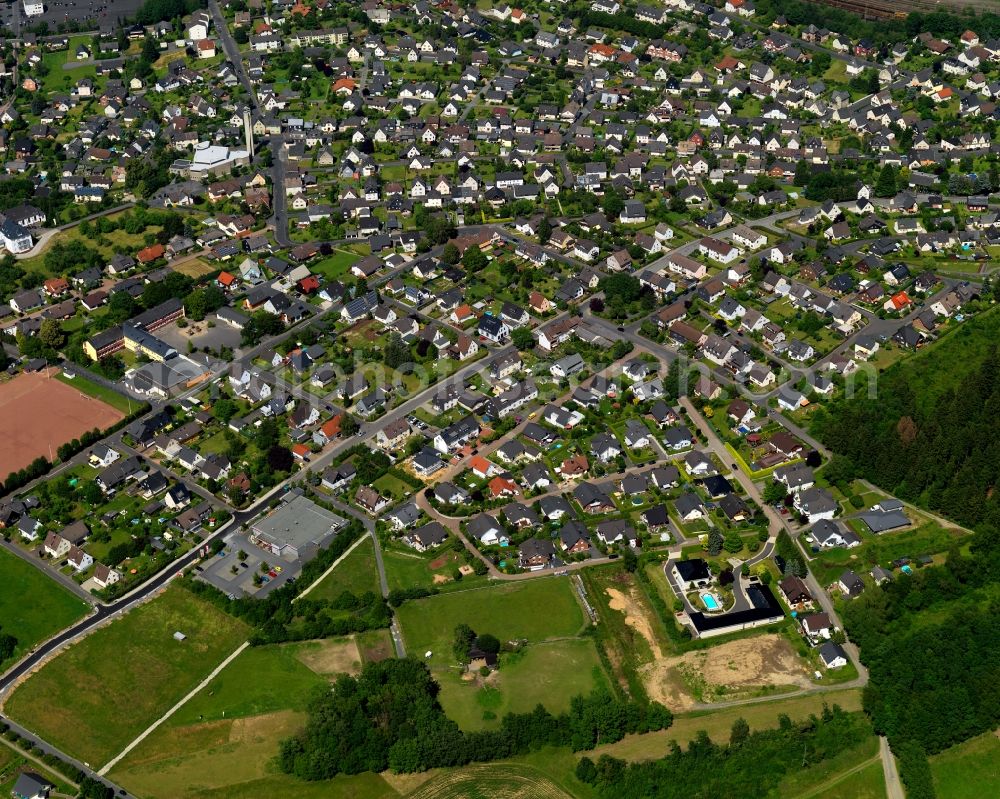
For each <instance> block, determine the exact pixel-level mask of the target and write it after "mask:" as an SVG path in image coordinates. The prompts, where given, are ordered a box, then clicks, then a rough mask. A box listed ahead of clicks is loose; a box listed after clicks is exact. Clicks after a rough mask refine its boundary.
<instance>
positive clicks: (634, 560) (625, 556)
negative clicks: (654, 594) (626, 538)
mask: <svg viewBox="0 0 1000 799" xmlns="http://www.w3.org/2000/svg"><path fill="white" fill-rule="evenodd" d="M622 565H623V566H624V567H625V571H627V572H629V573H633V572H635V570H636V569H637V568H639V558H638V557H637V556H636V554H635V552H634V551H633V549H632V547H629V546H626V547H625V551H624V552H623V553H622Z"/></svg>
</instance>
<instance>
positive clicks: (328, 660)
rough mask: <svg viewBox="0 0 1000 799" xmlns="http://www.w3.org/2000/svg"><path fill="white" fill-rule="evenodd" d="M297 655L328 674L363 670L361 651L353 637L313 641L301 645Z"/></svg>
mask: <svg viewBox="0 0 1000 799" xmlns="http://www.w3.org/2000/svg"><path fill="white" fill-rule="evenodd" d="M295 656H296V657H297V658H298V659H299V661H300V662H301V663H302V664H303V665H305V666H306V667H308V668H309V669H311V670H312V671H314V672H316V673H317V674H322V675H323V676H326V675H328V674H357V673H358V672H359V671H361V652H360V651H359V650H358V644H357V641H355V640H354V639H353V638H344V639H337V640H329V639H328V640H323V641H311V642H309V644H308V645H301V646H299V647H298V651H297V652H296V654H295Z"/></svg>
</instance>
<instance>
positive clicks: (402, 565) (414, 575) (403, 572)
mask: <svg viewBox="0 0 1000 799" xmlns="http://www.w3.org/2000/svg"><path fill="white" fill-rule="evenodd" d="M382 563H383V565H384V566H385V577H386V580H387V581H388V583H389V590H390V591H392V590H393V589H395V588H410V587H413V586H422V587H424V588H437V589H439V590H441V591H463V592H464V591H465V590H466V589H468V588H473V587H476V586H481V585H483V584H485V582H486V577H476V576H469V577H463V578H462V580H461V581H460V582H444V583H441V582H435V581H434V577H435V575H442V576H444V577H447V578H448V579H449V580H451V576H452V574H453V573H454V571H455V569H457V568H458V567H459V566H461V565H462V564H464V563H465V559H464V558H463V557H461V556H459V555H458V554H457V553H455V552H454V551H448V552H444V553H433V552H432V553H430V554H429V556H424V555H418V554H417V553H416V552H403V551H399V550H395V549H385V550H384V551H383V553H382ZM432 566H434V567H435V568H431V567H432Z"/></svg>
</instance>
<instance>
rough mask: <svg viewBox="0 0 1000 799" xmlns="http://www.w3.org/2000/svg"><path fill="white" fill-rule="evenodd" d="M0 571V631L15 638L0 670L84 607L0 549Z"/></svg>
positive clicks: (73, 618)
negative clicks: (14, 644) (8, 656)
mask: <svg viewBox="0 0 1000 799" xmlns="http://www.w3.org/2000/svg"><path fill="white" fill-rule="evenodd" d="M0 574H2V575H3V580H2V581H0V632H3V633H6V634H7V635H13V636H14V637H15V638H16V639H17V647H16V648H15V649H14V655H13V657H12V658H11V659H10V661H7V662H0V670H2V669H4V668H6V667H7V666H9V665H10V664H11V663H13V662H14V661H15V660H16V659H17V658H19V657H21V656H22V655H23V654H24V653H25V652H27V651H28V650H29V649H31V648H32V647H33V646H34V645H35V644H37V643H39V642H40V641H44V640H45V639H46V638H50V637H51V636H53V635H55V634H56V633H57V632H59V631H60V630H62V629H63V628H65V627H69V625H70V624H72V623H73V622H75V621H76V620H77V619H80V618H82V617H83V615H84V614H85V613H86V612H87V607H88V606H87V603H86V602H84V601H83V600H82V599H79V598H78V597H76V596H74V595H73V594H71V593H70V592H69V591H68V590H67V589H65V588H63V587H62V586H61V585H60V584H59V583H57V582H56V581H55V580H53V579H52V578H51V577H49V576H48V575H47V574H45V572H43V571H42V570H41V569H38V568H35V567H34V566H32V565H31V564H30V563H25V562H24V560H22V559H21V558H19V557H18V556H17V555H14V554H11V553H10V552H8V551H7V550H6V549H0ZM29 597H30V601H28V598H29Z"/></svg>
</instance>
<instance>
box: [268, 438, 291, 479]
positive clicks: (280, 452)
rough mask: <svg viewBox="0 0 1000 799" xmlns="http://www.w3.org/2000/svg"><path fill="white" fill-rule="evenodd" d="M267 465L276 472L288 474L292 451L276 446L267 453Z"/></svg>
mask: <svg viewBox="0 0 1000 799" xmlns="http://www.w3.org/2000/svg"><path fill="white" fill-rule="evenodd" d="M267 465H268V466H270V467H271V469H273V470H274V471H276V472H290V471H291V470H292V451H291V450H290V449H289V448H288V447H283V446H281V445H280V444H276V445H275V446H273V447H271V448H270V449H269V450H268V451H267Z"/></svg>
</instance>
